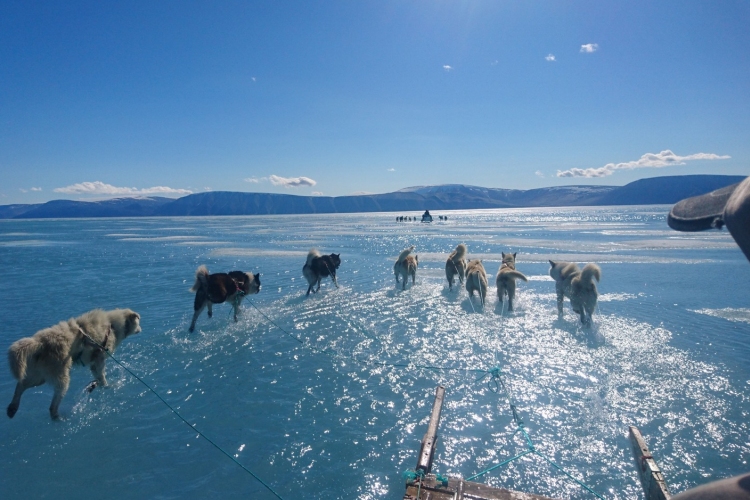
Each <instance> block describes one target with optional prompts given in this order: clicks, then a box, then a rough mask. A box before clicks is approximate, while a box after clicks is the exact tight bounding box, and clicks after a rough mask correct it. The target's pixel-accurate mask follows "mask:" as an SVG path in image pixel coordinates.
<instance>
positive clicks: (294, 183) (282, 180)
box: [268, 175, 317, 188]
mask: <svg viewBox="0 0 750 500" xmlns="http://www.w3.org/2000/svg"><path fill="white" fill-rule="evenodd" d="M268 180H269V181H271V184H273V185H274V186H284V187H285V188H295V187H302V186H314V185H315V184H317V182H315V181H314V180H312V179H310V178H309V177H280V176H278V175H270V176H268Z"/></svg>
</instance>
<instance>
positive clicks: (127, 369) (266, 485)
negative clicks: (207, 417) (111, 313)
mask: <svg viewBox="0 0 750 500" xmlns="http://www.w3.org/2000/svg"><path fill="white" fill-rule="evenodd" d="M81 333H83V334H84V335H85V336H86V337H87V338H88V339H89V340H90V341H91V342H93V343H94V344H95V345H96V346H97V347H99V348H100V349H102V350H103V351H104V352H106V353H107V356H109V357H110V358H111V359H112V360H113V361H114V362H115V363H117V364H118V365H120V366H121V367H122V368H123V369H124V370H125V371H126V372H128V373H129V374H130V375H131V376H133V377H134V378H135V379H136V380H138V381H139V382H140V383H141V384H143V385H144V386H145V387H146V388H147V389H148V390H149V391H151V392H152V393H153V394H154V395H155V396H156V397H157V398H159V400H160V401H161V402H162V403H164V405H165V406H166V407H167V408H169V409H170V411H171V412H172V413H174V414H175V415H176V416H177V418H179V419H180V420H182V421H183V422H184V423H185V425H187V426H188V427H190V429H191V430H192V431H194V432H197V433H198V435H199V436H200V437H202V438H203V439H205V440H206V441H208V442H209V443H210V444H211V445H212V446H213V447H214V448H216V449H217V450H219V451H220V452H222V453H223V454H224V455H226V456H227V457H228V458H229V459H230V460H231V461H232V462H234V463H235V464H237V465H239V466H240V467H241V468H242V469H243V470H244V471H245V472H247V473H248V474H250V475H251V476H253V477H254V478H255V480H256V481H258V482H259V483H260V484H262V485H263V486H264V487H265V488H266V489H267V490H268V491H270V492H271V493H273V495H274V496H275V497H276V498H278V499H279V500H283V499H282V497H281V496H280V495H279V494H278V493H276V491H274V489H273V488H271V486H269V485H268V484H266V483H265V482H264V481H263V480H262V479H261V478H260V477H258V476H257V475H256V474H255V473H254V472H253V471H251V470H250V469H248V468H247V467H245V466H244V465H242V464H241V463H240V462H239V461H238V460H237V459H236V458H234V457H233V456H232V455H231V454H230V453H227V452H226V451H225V450H224V448H222V447H221V446H219V445H218V444H216V443H215V442H214V441H212V440H211V438H209V437H208V436H206V435H205V434H204V433H203V432H201V431H200V430H198V429H197V428H196V427H195V425H194V424H191V423H190V422H188V421H187V420H185V417H183V416H182V415H180V413H179V412H178V411H177V410H175V409H174V408H173V407H172V405H170V404H169V403H168V402H167V401H166V400H165V399H164V398H163V397H161V396H160V395H159V393H158V392H156V391H155V390H154V389H153V388H152V387H151V386H150V385H148V384H147V383H146V381H144V380H143V379H142V378H141V377H139V376H138V375H136V374H135V373H133V371H132V370H131V369H130V368H128V367H127V366H125V365H124V364H122V363H121V362H120V361H119V360H118V359H117V358H115V357H114V356H113V355H112V353H111V352H109V350H108V349H107V348H106V347H104V346H102V345H101V344H99V343H98V342H96V341H95V340H94V339H92V338H91V337H90V336H89V335H87V334H86V333H85V332H84V331H83V330H81Z"/></svg>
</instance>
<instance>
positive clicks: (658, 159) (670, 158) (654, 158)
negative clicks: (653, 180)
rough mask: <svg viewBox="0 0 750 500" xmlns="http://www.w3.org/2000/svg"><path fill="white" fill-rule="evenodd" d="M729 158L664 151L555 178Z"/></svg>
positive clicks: (605, 173)
mask: <svg viewBox="0 0 750 500" xmlns="http://www.w3.org/2000/svg"><path fill="white" fill-rule="evenodd" d="M728 158H731V157H730V156H727V155H724V156H719V155H716V154H713V153H696V154H692V155H688V156H678V155H676V154H674V153H673V152H672V151H670V150H668V149H666V150H664V151H662V152H661V153H646V154H645V155H643V156H641V157H640V158H639V159H638V160H634V161H628V162H624V163H607V164H606V165H604V166H603V167H599V168H586V169H582V168H571V169H570V170H565V171H562V172H561V171H560V170H558V171H557V177H607V176H608V175H612V174H613V173H615V171H617V170H633V169H635V168H662V167H671V166H673V165H684V164H685V162H687V161H694V160H726V159H728Z"/></svg>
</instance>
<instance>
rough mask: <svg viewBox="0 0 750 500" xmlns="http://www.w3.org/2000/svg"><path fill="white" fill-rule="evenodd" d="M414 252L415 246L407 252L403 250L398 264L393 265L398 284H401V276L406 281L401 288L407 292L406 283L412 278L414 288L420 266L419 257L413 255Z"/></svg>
mask: <svg viewBox="0 0 750 500" xmlns="http://www.w3.org/2000/svg"><path fill="white" fill-rule="evenodd" d="M413 251H414V245H412V246H410V247H409V248H407V249H406V250H403V251H402V252H401V253H400V254H399V256H398V259H396V263H395V264H393V274H395V275H396V283H398V282H399V281H398V278H399V276H400V277H401V278H403V280H404V284H403V287H402V288H401V289H402V290H406V282H407V281H409V276H411V284H412V286H414V283H415V282H416V280H417V266H418V265H419V256H418V255H411V253H412V252H413Z"/></svg>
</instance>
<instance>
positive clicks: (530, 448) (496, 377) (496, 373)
mask: <svg viewBox="0 0 750 500" xmlns="http://www.w3.org/2000/svg"><path fill="white" fill-rule="evenodd" d="M501 375H502V371H501V370H500V368H499V367H497V366H496V367H494V368H491V369H490V370H487V371H486V372H485V373H484V375H482V376H481V377H479V378H478V379H477V382H481V381H482V380H484V379H485V378H487V377H488V376H489V377H490V380H489V381H488V382H487V384H488V387H489V389H490V390H491V391H492V392H495V393H498V392H499V390H500V388H501V387H502V389H503V392H505V396H506V398H507V399H508V405H509V406H510V409H511V412H512V413H513V421H514V422H515V423H516V431H515V432H514V433H513V434H515V433H517V432H520V433H521V434H522V435H523V437H524V439H525V440H526V451H524V452H522V453H519V454H518V455H516V456H514V457H512V458H509V459H507V460H504V461H502V462H500V463H499V464H497V465H494V466H492V467H490V468H489V469H485V470H483V471H482V472H479V473H477V474H474V475H473V476H471V477H469V478H467V479H466V480H467V481H471V480H472V479H475V478H477V477H479V476H482V475H484V474H487V473H488V472H491V471H493V470H495V469H497V468H499V467H502V466H504V465H507V464H509V463H511V462H513V461H515V460H518V459H520V458H521V457H524V456H526V455H529V454H532V453H533V454H534V455H537V456H539V457H541V458H543V459H544V460H545V461H547V463H549V464H550V465H552V466H553V467H555V468H556V469H557V470H559V471H560V472H562V473H563V474H565V476H567V477H568V478H570V479H571V480H573V481H574V482H575V483H576V484H578V485H579V486H580V487H582V488H583V489H585V490H586V491H588V492H589V493H591V494H593V495H594V496H595V497H596V498H599V499H600V500H604V497H602V496H601V495H599V494H598V493H597V492H595V491H594V490H593V489H591V487H590V486H588V485H586V484H585V483H583V482H582V481H580V480H578V479H576V478H574V477H573V476H572V475H571V474H570V473H569V472H567V471H566V470H565V469H563V468H562V467H560V466H559V465H557V464H556V463H555V462H553V461H552V460H551V459H550V458H549V457H547V455H545V454H544V453H541V452H540V451H539V450H537V449H536V447H535V446H534V442H533V441H532V440H531V436H529V433H528V432H526V428H525V426H524V424H523V420H522V419H521V417H520V416H519V415H518V411H517V409H516V405H515V403H514V402H513V398H512V396H511V394H510V391H508V388H507V387H506V385H505V382H504V380H503V378H502V377H501ZM491 382H494V383H495V388H494V389H493V387H492V385H490V383H491Z"/></svg>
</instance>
